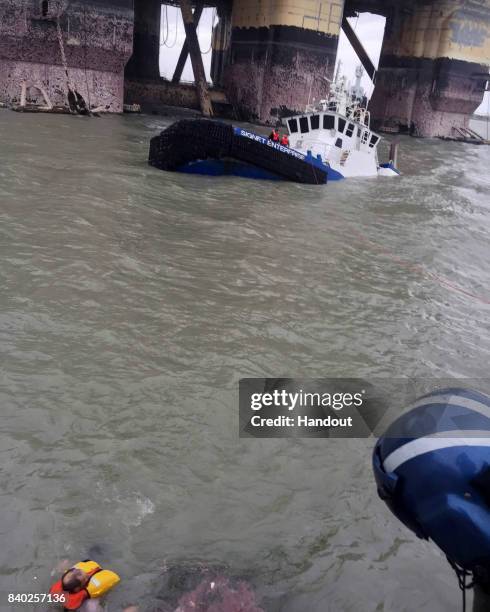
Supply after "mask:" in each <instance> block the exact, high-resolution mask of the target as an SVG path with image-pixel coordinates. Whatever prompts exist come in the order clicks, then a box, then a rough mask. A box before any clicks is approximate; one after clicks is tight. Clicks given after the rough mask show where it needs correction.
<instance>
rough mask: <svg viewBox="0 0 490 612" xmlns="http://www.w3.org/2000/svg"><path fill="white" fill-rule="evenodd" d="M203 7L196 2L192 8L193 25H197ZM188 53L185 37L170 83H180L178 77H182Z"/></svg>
mask: <svg viewBox="0 0 490 612" xmlns="http://www.w3.org/2000/svg"><path fill="white" fill-rule="evenodd" d="M203 8H204V5H203V4H196V8H195V9H194V13H193V15H192V17H193V19H194V25H195V26H196V28H197V26H198V25H199V20H200V19H201V15H202V10H203ZM188 55H189V45H188V44H187V38H186V39H185V41H184V44H183V45H182V50H181V52H180V55H179V59H178V61H177V66H176V67H175V72H174V76H173V77H172V83H180V79H181V78H182V72H183V71H184V68H185V63H186V62H187V57H188Z"/></svg>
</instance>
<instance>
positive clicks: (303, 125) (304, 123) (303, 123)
mask: <svg viewBox="0 0 490 612" xmlns="http://www.w3.org/2000/svg"><path fill="white" fill-rule="evenodd" d="M299 129H300V130H301V133H302V134H306V132H309V131H310V129H309V127H308V117H300V119H299Z"/></svg>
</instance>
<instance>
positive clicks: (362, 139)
mask: <svg viewBox="0 0 490 612" xmlns="http://www.w3.org/2000/svg"><path fill="white" fill-rule="evenodd" d="M369 134H370V132H368V131H367V130H364V132H363V133H362V138H361V143H362V144H366V142H367V141H368V139H369Z"/></svg>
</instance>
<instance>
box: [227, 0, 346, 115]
mask: <svg viewBox="0 0 490 612" xmlns="http://www.w3.org/2000/svg"><path fill="white" fill-rule="evenodd" d="M343 4H344V0H296V1H295V2H294V3H285V2H275V1H273V0H234V2H233V9H232V31H231V44H230V54H229V62H228V65H227V66H226V68H225V70H224V79H223V81H224V86H225V91H226V94H227V97H228V100H229V101H230V102H231V103H232V104H233V105H234V106H235V107H236V108H239V110H240V114H241V118H243V119H246V120H249V121H258V122H265V123H269V124H274V123H276V121H277V120H278V119H280V118H281V117H284V116H287V115H289V114H292V113H294V112H297V111H300V112H301V111H303V110H304V107H305V105H306V104H307V103H308V101H310V102H311V101H312V100H313V98H315V99H316V100H318V99H319V98H322V97H324V96H325V94H326V92H327V90H328V81H327V80H326V79H331V78H332V77H333V72H334V68H335V56H336V53H337V44H338V36H339V31H340V27H341V23H342V13H343Z"/></svg>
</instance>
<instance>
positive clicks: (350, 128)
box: [345, 123, 354, 137]
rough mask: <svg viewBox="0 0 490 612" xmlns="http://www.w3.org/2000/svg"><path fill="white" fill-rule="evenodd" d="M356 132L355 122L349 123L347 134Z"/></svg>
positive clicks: (350, 134)
mask: <svg viewBox="0 0 490 612" xmlns="http://www.w3.org/2000/svg"><path fill="white" fill-rule="evenodd" d="M353 133H354V124H353V123H349V125H348V126H347V130H346V132H345V135H346V136H349V137H350V136H352V134H353Z"/></svg>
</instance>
